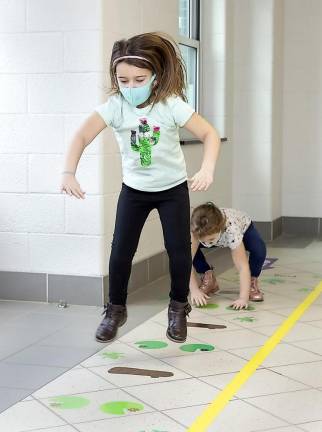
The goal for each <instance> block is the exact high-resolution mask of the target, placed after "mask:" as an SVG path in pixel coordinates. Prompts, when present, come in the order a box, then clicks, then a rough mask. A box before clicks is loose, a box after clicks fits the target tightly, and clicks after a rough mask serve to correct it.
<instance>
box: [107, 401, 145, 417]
mask: <svg viewBox="0 0 322 432" xmlns="http://www.w3.org/2000/svg"><path fill="white" fill-rule="evenodd" d="M100 410H101V411H102V412H103V413H106V414H113V415H123V414H126V412H127V411H129V412H137V411H142V410H144V405H142V404H140V403H137V402H127V401H117V402H107V403H105V404H103V405H101V406H100Z"/></svg>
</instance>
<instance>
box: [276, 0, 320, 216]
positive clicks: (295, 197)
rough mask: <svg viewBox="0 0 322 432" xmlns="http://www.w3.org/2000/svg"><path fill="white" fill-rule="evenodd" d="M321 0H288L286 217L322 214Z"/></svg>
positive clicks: (285, 100) (285, 145)
mask: <svg viewBox="0 0 322 432" xmlns="http://www.w3.org/2000/svg"><path fill="white" fill-rule="evenodd" d="M321 22H322V2H321V1H320V0H310V1H301V0H285V33H284V41H285V43H284V53H285V59H284V112H283V126H284V127H283V177H282V193H283V208H282V211H283V215H284V216H309V217H322V126H321V125H322V98H321V96H322V45H321V40H322V27H321Z"/></svg>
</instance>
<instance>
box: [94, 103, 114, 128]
mask: <svg viewBox="0 0 322 432" xmlns="http://www.w3.org/2000/svg"><path fill="white" fill-rule="evenodd" d="M118 109H119V101H118V97H117V96H116V95H115V96H110V97H109V98H108V100H107V101H106V102H105V103H103V104H101V105H98V106H97V107H96V108H95V111H96V112H97V113H98V114H99V115H100V116H101V117H102V119H103V120H104V121H105V123H106V124H107V125H108V126H111V127H115V114H116V112H117V110H118Z"/></svg>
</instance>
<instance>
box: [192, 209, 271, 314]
mask: <svg viewBox="0 0 322 432" xmlns="http://www.w3.org/2000/svg"><path fill="white" fill-rule="evenodd" d="M191 233H192V258H193V267H192V271H191V277H190V292H191V301H192V303H193V304H195V305H196V306H202V305H205V304H207V300H208V299H209V298H210V296H211V295H213V294H215V293H216V292H217V291H218V290H219V286H218V283H217V281H216V277H215V275H214V273H213V269H212V267H211V266H210V265H209V264H208V263H207V261H206V258H205V256H204V254H203V253H202V251H201V248H203V247H206V248H211V247H221V248H224V247H228V248H229V249H230V250H231V255H232V259H233V262H234V264H235V266H236V268H237V270H238V272H239V280H240V293H239V298H238V299H237V300H235V301H234V302H233V304H232V307H233V308H234V309H243V308H247V306H248V301H249V300H251V301H263V300H264V297H263V293H262V292H261V291H260V289H259V284H258V277H259V275H260V273H261V270H262V266H263V263H264V261H265V258H266V246H265V243H264V241H263V240H262V238H261V236H260V235H259V233H258V231H257V230H256V228H255V226H254V224H253V222H252V220H251V218H250V217H249V216H248V215H247V214H245V213H243V212H242V211H240V210H235V209H231V208H220V209H219V208H218V207H216V206H215V205H214V204H213V203H212V202H208V203H206V204H203V205H200V206H198V207H196V208H195V209H194V211H193V213H192V216H191ZM246 251H247V252H249V258H247V254H246ZM196 272H197V273H200V274H202V277H201V285H200V286H199V284H198V279H197V276H196Z"/></svg>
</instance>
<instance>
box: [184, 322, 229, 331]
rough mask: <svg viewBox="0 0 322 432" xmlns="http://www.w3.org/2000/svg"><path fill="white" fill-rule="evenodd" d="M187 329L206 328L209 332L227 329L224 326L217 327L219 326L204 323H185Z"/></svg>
mask: <svg viewBox="0 0 322 432" xmlns="http://www.w3.org/2000/svg"><path fill="white" fill-rule="evenodd" d="M187 327H200V328H207V329H209V330H212V329H224V328H227V326H225V325H219V324H205V323H198V322H197V323H195V322H187Z"/></svg>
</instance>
